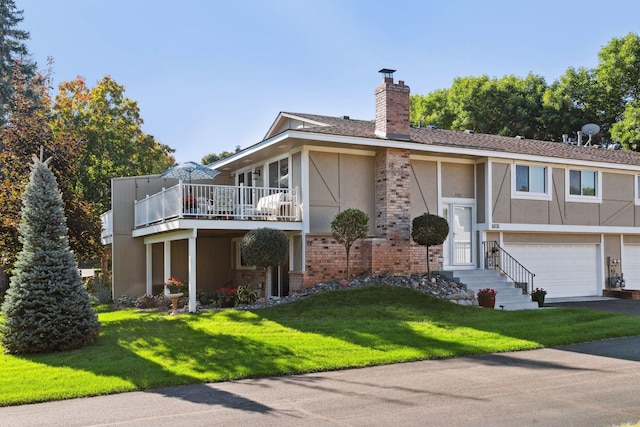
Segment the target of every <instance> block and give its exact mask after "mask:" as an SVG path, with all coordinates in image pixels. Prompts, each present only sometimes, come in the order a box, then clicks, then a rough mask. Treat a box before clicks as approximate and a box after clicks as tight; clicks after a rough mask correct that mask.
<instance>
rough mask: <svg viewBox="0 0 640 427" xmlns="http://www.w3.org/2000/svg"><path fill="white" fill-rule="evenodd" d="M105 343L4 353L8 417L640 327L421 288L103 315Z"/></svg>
mask: <svg viewBox="0 0 640 427" xmlns="http://www.w3.org/2000/svg"><path fill="white" fill-rule="evenodd" d="M99 319H100V322H101V323H102V332H101V335H100V339H99V341H98V343H97V344H96V345H94V346H91V347H87V348H84V349H80V350H75V351H70V352H65V353H54V354H46V355H28V356H11V355H7V354H0V366H1V367H2V375H1V376H0V406H6V405H15V404H22V403H31V402H39V401H47V400H57V399H66V398H72V397H81V396H91V395H98V394H107V393H117V392H123V391H131V390H140V389H146V388H156V387H165V386H172V385H179V384H191V383H198V382H210V381H211V382H212V381H225V380H231V379H239V378H250V377H261V376H271V375H284V374H294V373H304V372H314V371H323V370H332V369H344V368H350V367H361V366H370V365H378V364H385V363H395V362H404V361H410V360H421V359H435V358H446V357H455V356H463V355H472V354H480V353H489V352H503V351H514V350H523V349H533V348H540V347H545V346H554V345H560V344H568V343H574V342H580V341H592V340H598V339H603V338H611V337H621V336H628V335H640V317H634V316H627V315H619V314H612V313H604V312H597V311H592V310H586V309H548V310H532V311H517V312H509V311H500V310H486V309H480V308H473V307H462V306H457V305H454V304H451V303H449V302H445V301H442V300H439V299H435V298H432V297H429V296H427V295H425V294H423V293H420V292H417V291H413V290H410V289H403V288H396V287H388V286H372V287H367V288H360V289H349V290H340V291H335V292H327V293H323V294H320V295H316V296H314V297H309V298H306V299H304V300H300V301H298V302H294V303H289V304H283V305H281V306H277V307H271V308H268V309H260V310H254V311H240V310H223V311H215V312H204V313H199V314H196V315H193V314H184V315H178V316H167V314H166V312H138V311H135V310H117V311H110V310H107V309H103V310H102V311H101V312H100V313H99Z"/></svg>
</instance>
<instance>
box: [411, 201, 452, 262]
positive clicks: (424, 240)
mask: <svg viewBox="0 0 640 427" xmlns="http://www.w3.org/2000/svg"><path fill="white" fill-rule="evenodd" d="M411 225H412V227H411V238H412V239H413V241H414V242H416V243H417V244H419V245H422V246H426V247H427V274H430V273H431V271H430V268H429V246H437V245H441V244H442V243H444V241H445V240H446V239H447V236H448V235H449V223H448V222H447V220H446V219H444V218H442V217H441V216H438V215H433V214H430V213H426V214H423V215H420V216H417V217H415V218H414V219H413V222H412V224H411Z"/></svg>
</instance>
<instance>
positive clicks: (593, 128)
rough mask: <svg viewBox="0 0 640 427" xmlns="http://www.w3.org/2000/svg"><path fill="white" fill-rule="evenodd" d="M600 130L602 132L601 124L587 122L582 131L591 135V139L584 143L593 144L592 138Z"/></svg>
mask: <svg viewBox="0 0 640 427" xmlns="http://www.w3.org/2000/svg"><path fill="white" fill-rule="evenodd" d="M598 132H600V126H598V125H597V124H595V123H587V124H586V125H584V126H582V133H584V134H585V135H589V140H588V141H587V143H586V144H584V145H585V146H587V145H591V138H592V137H593V135H596V134H597V133H598Z"/></svg>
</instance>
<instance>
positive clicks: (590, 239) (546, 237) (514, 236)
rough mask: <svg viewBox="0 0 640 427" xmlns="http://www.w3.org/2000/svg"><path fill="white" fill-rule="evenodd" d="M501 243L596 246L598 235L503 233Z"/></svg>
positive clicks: (598, 239)
mask: <svg viewBox="0 0 640 427" xmlns="http://www.w3.org/2000/svg"><path fill="white" fill-rule="evenodd" d="M502 239H503V242H504V243H505V244H508V243H535V244H591V243H594V244H598V243H600V235H599V234H560V233H504V234H503V235H502Z"/></svg>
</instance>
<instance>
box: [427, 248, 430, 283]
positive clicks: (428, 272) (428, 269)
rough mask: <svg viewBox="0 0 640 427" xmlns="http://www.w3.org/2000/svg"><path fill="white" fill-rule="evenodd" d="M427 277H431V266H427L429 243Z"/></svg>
mask: <svg viewBox="0 0 640 427" xmlns="http://www.w3.org/2000/svg"><path fill="white" fill-rule="evenodd" d="M427 277H431V267H430V266H429V245H427Z"/></svg>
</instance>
